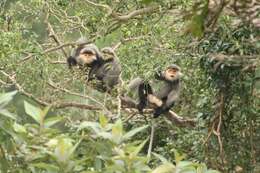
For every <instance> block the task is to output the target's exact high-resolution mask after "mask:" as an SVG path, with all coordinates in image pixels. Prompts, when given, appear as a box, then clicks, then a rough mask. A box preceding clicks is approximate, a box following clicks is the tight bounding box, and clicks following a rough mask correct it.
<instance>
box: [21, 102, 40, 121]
mask: <svg viewBox="0 0 260 173" xmlns="http://www.w3.org/2000/svg"><path fill="white" fill-rule="evenodd" d="M24 108H25V112H26V113H27V114H28V115H29V116H30V117H32V118H33V119H34V120H35V121H36V122H37V123H39V124H41V113H42V111H41V109H39V108H37V107H35V106H33V105H31V104H30V103H28V102H27V101H24Z"/></svg>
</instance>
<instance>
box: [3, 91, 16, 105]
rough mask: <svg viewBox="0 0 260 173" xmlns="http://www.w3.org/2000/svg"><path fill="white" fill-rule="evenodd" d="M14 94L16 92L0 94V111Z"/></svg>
mask: <svg viewBox="0 0 260 173" xmlns="http://www.w3.org/2000/svg"><path fill="white" fill-rule="evenodd" d="M16 93H17V91H12V92H9V93H4V94H0V109H1V108H3V107H4V106H5V105H7V104H8V103H9V102H10V101H11V100H12V99H13V96H14V95H15V94H16Z"/></svg>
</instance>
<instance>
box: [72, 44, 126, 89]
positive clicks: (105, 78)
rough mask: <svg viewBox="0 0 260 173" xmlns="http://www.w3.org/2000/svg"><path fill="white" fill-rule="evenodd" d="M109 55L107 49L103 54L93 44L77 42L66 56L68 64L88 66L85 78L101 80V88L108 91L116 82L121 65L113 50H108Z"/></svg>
mask: <svg viewBox="0 0 260 173" xmlns="http://www.w3.org/2000/svg"><path fill="white" fill-rule="evenodd" d="M105 50H107V48H106V49H105ZM109 50H110V49H109ZM111 50H112V49H111ZM109 55H110V56H108V55H107V51H106V52H105V53H104V55H103V54H102V53H101V52H100V51H99V49H98V48H97V46H96V45H94V44H87V45H80V44H79V45H78V47H77V48H76V49H74V50H73V51H72V54H71V56H70V57H69V58H68V64H69V66H72V65H79V66H83V67H89V68H90V70H89V73H88V79H87V80H88V81H91V80H93V79H97V80H99V81H101V82H102V83H101V84H102V90H105V91H109V90H111V89H112V88H113V87H114V86H115V85H116V84H118V82H119V76H120V73H121V65H120V63H119V61H118V59H117V58H116V56H115V53H114V51H113V52H110V54H109ZM111 55H114V56H111Z"/></svg>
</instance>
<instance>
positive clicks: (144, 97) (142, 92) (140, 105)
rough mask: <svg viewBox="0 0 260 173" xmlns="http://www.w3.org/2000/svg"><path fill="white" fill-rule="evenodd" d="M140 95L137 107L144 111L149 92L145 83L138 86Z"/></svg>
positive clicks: (141, 111)
mask: <svg viewBox="0 0 260 173" xmlns="http://www.w3.org/2000/svg"><path fill="white" fill-rule="evenodd" d="M138 96H139V103H138V105H137V109H138V110H139V112H140V113H143V109H144V108H145V106H146V104H147V93H146V91H145V84H144V83H141V84H140V85H139V87H138Z"/></svg>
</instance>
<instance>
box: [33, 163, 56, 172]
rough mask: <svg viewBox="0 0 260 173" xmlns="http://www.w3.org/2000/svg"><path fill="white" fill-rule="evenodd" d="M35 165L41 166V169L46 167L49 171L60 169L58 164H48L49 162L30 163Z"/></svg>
mask: <svg viewBox="0 0 260 173" xmlns="http://www.w3.org/2000/svg"><path fill="white" fill-rule="evenodd" d="M30 165H31V166H33V167H36V168H40V169H45V170H47V171H48V172H57V171H59V168H58V167H57V166H54V165H53V164H47V163H42V162H40V163H35V164H30Z"/></svg>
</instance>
